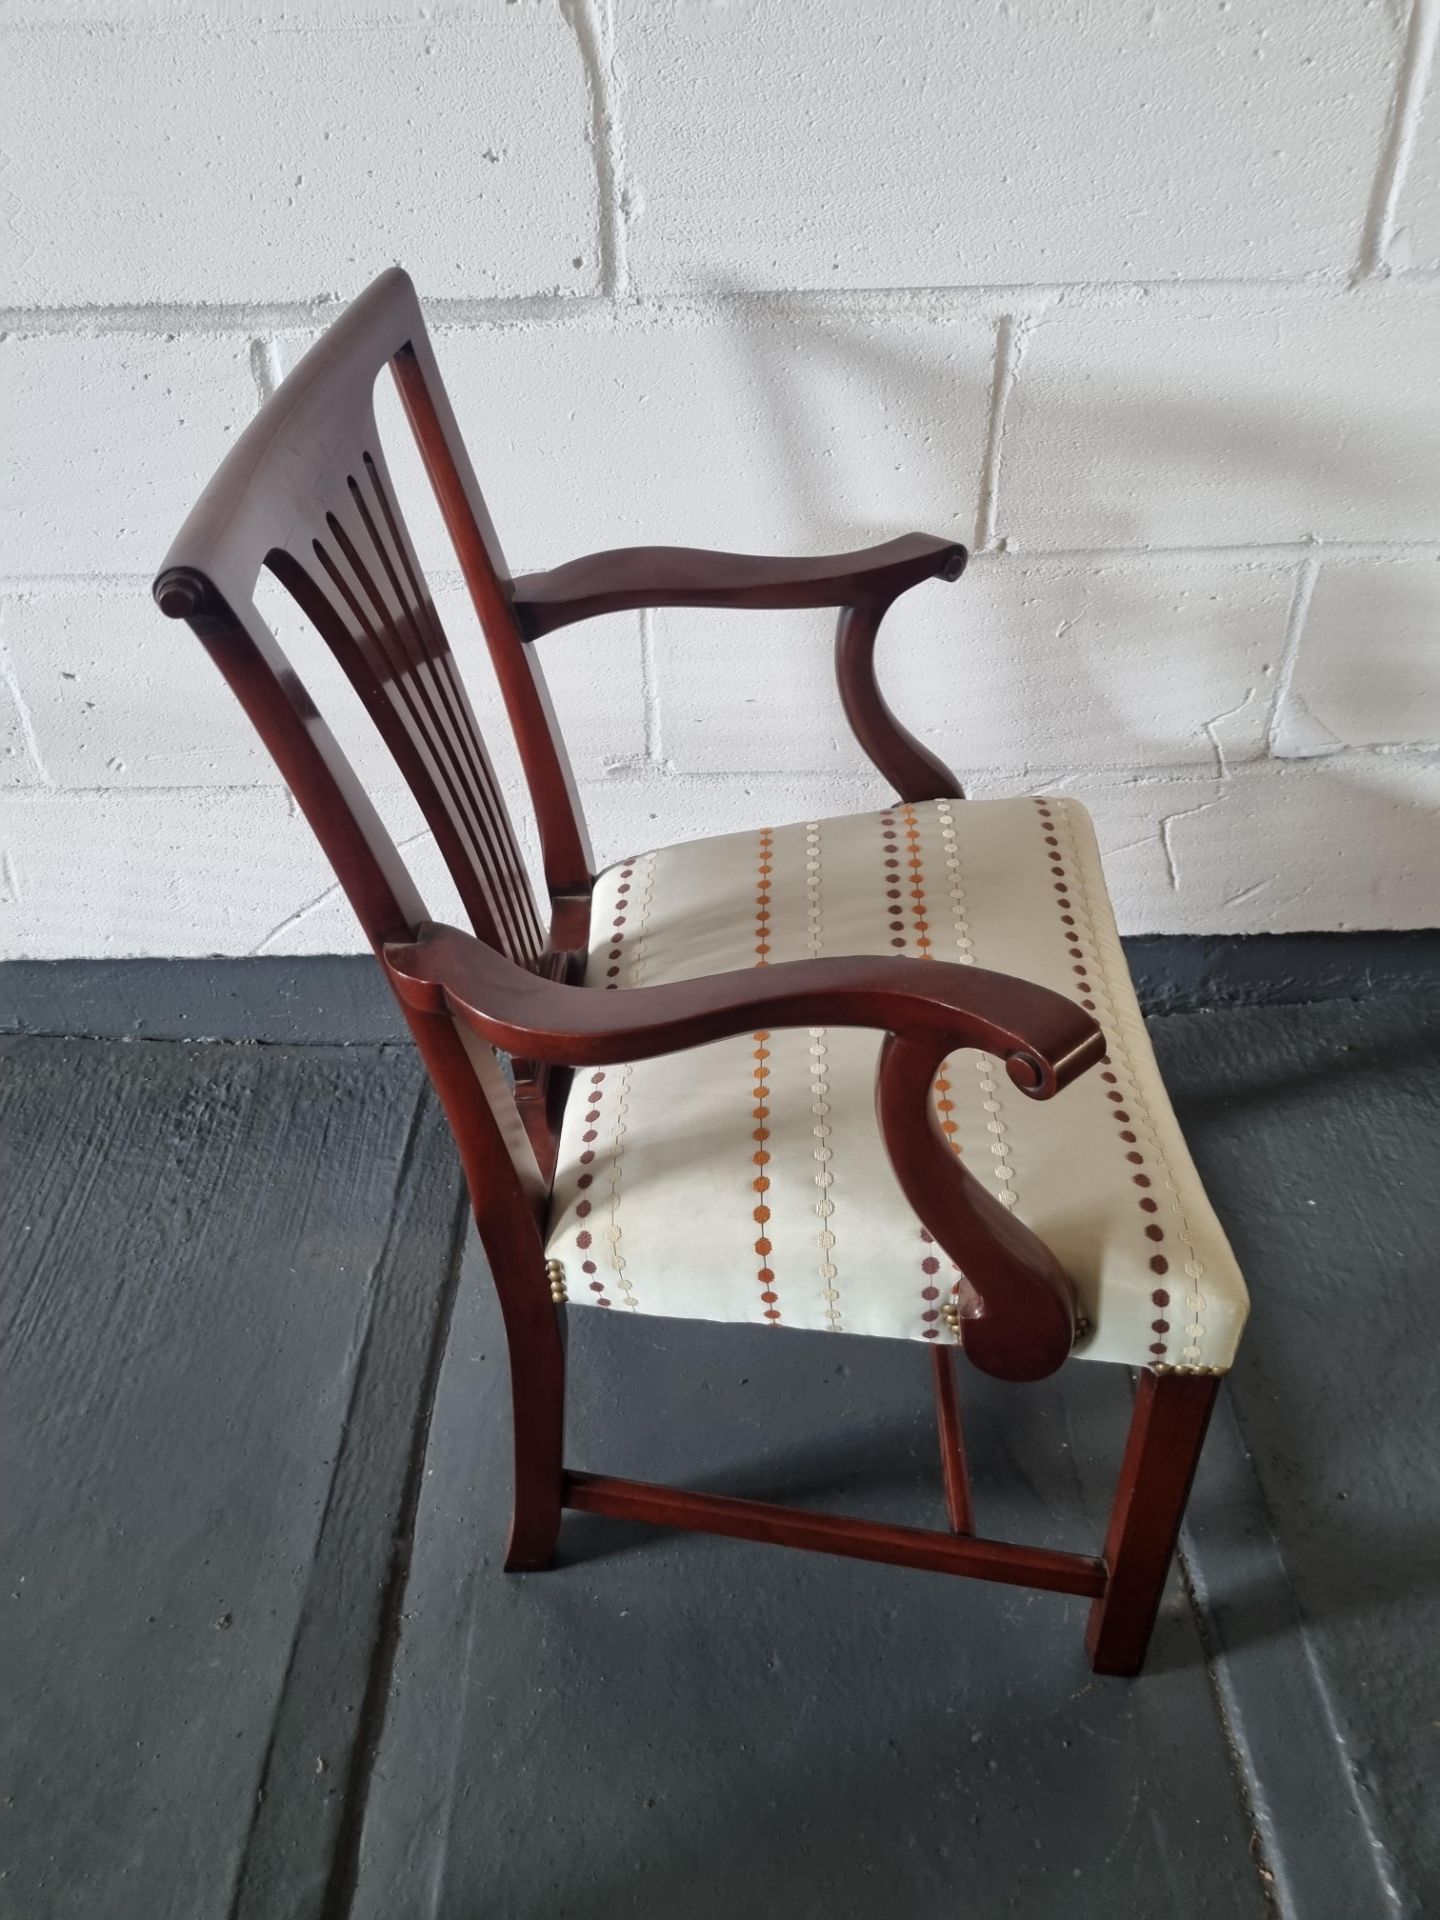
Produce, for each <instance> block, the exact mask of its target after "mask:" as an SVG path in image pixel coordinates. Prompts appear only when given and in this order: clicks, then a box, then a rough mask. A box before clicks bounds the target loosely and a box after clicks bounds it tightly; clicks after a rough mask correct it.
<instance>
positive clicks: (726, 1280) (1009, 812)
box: [547, 798, 1247, 1371]
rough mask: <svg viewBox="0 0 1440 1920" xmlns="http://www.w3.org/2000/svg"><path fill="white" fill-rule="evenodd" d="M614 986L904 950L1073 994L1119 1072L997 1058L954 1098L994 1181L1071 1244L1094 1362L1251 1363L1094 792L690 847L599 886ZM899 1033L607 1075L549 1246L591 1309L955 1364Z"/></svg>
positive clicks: (772, 1037) (964, 1069)
mask: <svg viewBox="0 0 1440 1920" xmlns="http://www.w3.org/2000/svg"><path fill="white" fill-rule="evenodd" d="M591 924H592V929H593V939H592V945H591V950H590V959H589V964H588V970H587V973H586V983H587V985H590V986H603V987H607V988H612V989H620V990H623V989H626V988H630V987H639V986H641V985H653V984H656V983H658V982H661V981H667V980H686V979H692V978H694V977H696V976H697V975H702V974H708V973H717V972H721V971H723V970H725V969H728V968H732V967H746V966H763V965H766V964H773V963H775V962H776V961H780V960H798V959H806V958H813V957H817V956H820V955H833V954H853V953H867V954H883V953H905V954H911V955H920V956H923V957H928V958H931V959H936V960H950V961H959V962H962V963H965V964H973V965H976V966H981V967H987V968H993V969H995V970H997V971H999V972H1002V973H1010V974H1016V975H1018V976H1020V977H1021V978H1023V979H1026V980H1032V981H1035V982H1037V983H1038V984H1040V985H1043V986H1048V987H1051V988H1055V989H1057V990H1059V991H1060V992H1063V993H1067V994H1070V995H1072V996H1073V997H1074V998H1075V999H1077V1000H1079V1002H1080V1003H1081V1005H1082V1006H1084V1007H1085V1008H1087V1009H1089V1010H1091V1011H1093V1012H1094V1014H1095V1017H1096V1018H1097V1019H1098V1020H1099V1022H1100V1024H1101V1026H1102V1027H1103V1028H1104V1031H1105V1035H1106V1039H1107V1042H1108V1046H1109V1052H1108V1057H1107V1058H1106V1060H1105V1061H1104V1062H1103V1063H1102V1065H1101V1067H1100V1069H1099V1070H1098V1071H1095V1072H1092V1073H1089V1074H1086V1075H1084V1076H1082V1078H1081V1079H1079V1080H1078V1081H1076V1083H1075V1084H1074V1085H1073V1086H1071V1087H1069V1088H1067V1089H1066V1091H1065V1093H1064V1094H1063V1095H1062V1096H1061V1097H1060V1098H1059V1099H1057V1100H1053V1101H1049V1102H1045V1103H1036V1102H1033V1101H1030V1100H1026V1099H1024V1098H1023V1097H1022V1096H1021V1095H1020V1094H1018V1093H1017V1092H1016V1091H1015V1089H1014V1088H1013V1087H1011V1086H1010V1084H1009V1082H1008V1081H1007V1079H1006V1077H1005V1074H1004V1071H1003V1069H1002V1068H1001V1067H1000V1065H999V1063H998V1062H996V1061H995V1060H993V1059H991V1058H990V1057H989V1056H987V1055H985V1054H980V1053H974V1052H965V1053H959V1054H955V1055H953V1056H952V1058H951V1059H950V1060H949V1061H947V1062H946V1065H945V1070H944V1072H943V1073H942V1074H941V1075H940V1077H939V1078H938V1079H937V1081H936V1085H935V1094H934V1097H935V1100H936V1102H937V1105H938V1107H939V1111H940V1117H941V1123H942V1125H943V1126H944V1128H945V1131H946V1133H947V1134H948V1135H949V1138H950V1140H951V1143H952V1145H953V1146H954V1147H955V1149H956V1151H957V1152H959V1153H961V1154H963V1155H964V1156H965V1159H966V1162H967V1164H968V1165H969V1166H970V1167H971V1168H972V1170H983V1177H984V1178H985V1179H986V1180H987V1182H988V1184H989V1185H990V1187H991V1190H992V1191H993V1192H994V1194H995V1195H996V1196H997V1198H998V1199H999V1200H1000V1201H1001V1202H1002V1203H1003V1204H1004V1205H1006V1206H1008V1207H1013V1208H1014V1209H1015V1211H1016V1213H1017V1214H1018V1215H1019V1216H1020V1218H1021V1219H1022V1220H1024V1221H1025V1222H1026V1224H1027V1225H1028V1226H1030V1227H1031V1228H1033V1229H1034V1230H1035V1232H1037V1233H1038V1234H1039V1235H1040V1237H1041V1238H1042V1239H1043V1240H1045V1241H1046V1242H1047V1243H1048V1245H1049V1246H1050V1248H1051V1250H1052V1251H1053V1252H1054V1253H1055V1254H1056V1256H1057V1257H1058V1259H1059V1260H1060V1262H1061V1264H1062V1265H1063V1266H1064V1267H1065V1269H1066V1270H1067V1272H1068V1273H1069V1274H1070V1276H1071V1278H1072V1279H1073V1280H1074V1282H1075V1285H1076V1289H1077V1291H1078V1294H1079V1298H1080V1307H1081V1312H1082V1314H1083V1315H1084V1318H1085V1320H1086V1321H1087V1322H1088V1330H1087V1331H1086V1332H1085V1333H1084V1334H1083V1335H1082V1338H1081V1340H1080V1343H1079V1345H1078V1346H1077V1348H1076V1352H1077V1354H1079V1355H1085V1356H1087V1357H1089V1358H1093V1359H1100V1360H1116V1361H1123V1362H1126V1363H1128V1364H1130V1365H1132V1366H1148V1367H1151V1368H1164V1367H1167V1366H1174V1367H1177V1368H1184V1369H1187V1370H1188V1369H1199V1370H1205V1371H1210V1370H1224V1369H1226V1368H1228V1367H1229V1365H1230V1363H1231V1360H1232V1358H1233V1356H1234V1353H1235V1347H1236V1343H1237V1341H1238V1339H1239V1336H1240V1331H1241V1328H1242V1327H1243V1325H1244V1321H1245V1313H1246V1305H1247V1302H1246V1293H1245V1287H1244V1283H1243V1281H1242V1279H1241V1277H1240V1273H1239V1270H1238V1268H1237V1267H1236V1264H1235V1259H1234V1256H1233V1254H1232V1253H1231V1251H1230V1248H1229V1246H1228V1244H1227V1242H1226V1239H1225V1235H1224V1232H1223V1231H1222V1229H1221V1227H1220V1224H1219V1222H1218V1221H1217V1219H1216V1217H1215V1214H1214V1212H1213V1210H1212V1208H1211V1206H1210V1203H1209V1201H1208V1200H1207V1199H1206V1197H1205V1193H1204V1190H1203V1188H1202V1187H1201V1185H1200V1181H1199V1177H1198V1175H1197V1174H1196V1172H1195V1168H1194V1165H1193V1164H1192V1162H1191V1159H1190V1155H1189V1153H1188V1151H1187V1150H1186V1146H1185V1142H1184V1140H1183V1138H1182V1136H1181V1133H1180V1129H1179V1127H1178V1125H1177V1123H1176V1120H1175V1117H1174V1114H1173V1113H1172V1111H1171V1108H1170V1103H1169V1100H1168V1099H1167V1097H1166V1094H1165V1088H1164V1085H1163V1083H1162V1082H1161V1079H1160V1074H1159V1070H1158V1068H1157V1067H1156V1064H1155V1057H1154V1054H1153V1053H1152V1051H1151V1048H1150V1043H1149V1039H1148V1037H1147V1035H1146V1031H1145V1025H1144V1022H1143V1020H1142V1018H1141V1015H1140V1009H1139V1006H1138V1003H1137V1001H1136V999H1135V993H1134V989H1133V987H1132V986H1131V983H1130V976H1129V972H1128V970H1127V968H1126V964H1125V959H1124V955H1123V953H1122V950H1121V947H1120V942H1119V939H1118V936H1117V934H1116V930H1115V922H1114V918H1113V915H1112V912H1111V908H1110V902H1109V898H1108V896H1107V894H1106V891H1105V884H1104V880H1103V877H1102V874H1101V870H1100V858H1099V853H1098V850H1097V848H1096V844H1095V836H1094V832H1093V829H1092V827H1091V824H1090V821H1089V818H1088V816H1087V815H1086V813H1085V810H1084V808H1083V807H1081V806H1080V805H1078V804H1077V802H1075V801H1074V800H1063V799H1054V798H1046V799H1043V800H1035V799H1018V800H990V801H974V800H969V801H963V802H955V803H951V802H950V801H948V800H935V801H926V802H919V803H916V804H913V805H900V806H896V807H894V808H892V809H891V810H889V811H887V812H884V813H872V814H862V815H859V816H851V817H847V818H843V819H837V820H821V821H812V822H809V823H807V824H804V825H796V826H785V827H777V828H774V829H773V830H766V831H763V832H755V833H738V834H729V835H726V836H724V837H723V838H719V839H713V840H701V841H695V842H691V843H688V844H684V845H680V846H673V847H665V848H662V849H660V850H659V851H658V852H652V853H645V854H642V855H639V856H638V857H636V858H634V859H631V860H626V861H624V862H622V863H621V864H620V865H619V866H615V867H611V868H610V869H609V870H608V871H606V872H605V873H603V874H601V875H600V877H599V878H598V879H597V881H596V885H595V896H594V909H593V916H592V922H591ZM878 1046H879V1036H878V1035H876V1034H874V1033H869V1032H865V1031H861V1030H855V1029H849V1028H847V1029H832V1030H827V1029H825V1028H820V1027H816V1028H811V1029H809V1030H802V1031H798V1032H795V1031H791V1032H775V1033H770V1032H763V1031H762V1032H761V1033H758V1034H756V1035H754V1036H753V1037H745V1038H742V1039H736V1040H722V1041H719V1042H716V1043H714V1044H712V1045H710V1046H707V1047H704V1048H700V1049H696V1050H694V1051H691V1052H687V1053H679V1054H674V1055H671V1056H669V1057H667V1058H662V1059H657V1060H645V1061H640V1062H637V1063H635V1064H633V1065H627V1066H613V1067H605V1068H594V1069H581V1070H580V1071H579V1072H577V1074H576V1076H575V1082H574V1086H573V1088H572V1091H571V1093H570V1097H569V1100H568V1103H567V1107H566V1112H565V1117H564V1123H563V1126H562V1128H561V1134H560V1148H559V1159H558V1164H557V1171H556V1178H555V1184H554V1196H553V1202H552V1211H551V1220H550V1228H549V1236H548V1246H547V1252H548V1255H549V1256H550V1258H551V1259H552V1260H555V1261H558V1262H559V1263H560V1267H561V1275H560V1278H562V1279H563V1284H564V1287H565V1290H566V1295H567V1297H568V1299H569V1300H570V1301H571V1302H572V1303H574V1304H577V1305H579V1304H595V1305H598V1306H602V1307H609V1308H611V1309H622V1310H623V1309H628V1310H630V1311H631V1312H636V1313H658V1314H673V1315H677V1316H680V1317H681V1318H685V1319H706V1320H728V1321H735V1320H753V1321H758V1322H760V1323H761V1324H766V1323H768V1324H770V1325H772V1326H780V1327H814V1328H822V1329H830V1330H833V1331H835V1332H841V1333H847V1332H848V1333H867V1334H880V1335H889V1336H891V1337H895V1338H903V1339H919V1340H928V1341H945V1342H952V1343H953V1341H954V1340H955V1339H956V1337H957V1330H956V1324H955V1318H954V1315H955V1308H954V1305H953V1302H954V1298H955V1291H954V1283H955V1280H956V1277H957V1275H956V1270H955V1269H954V1268H953V1267H952V1265H951V1263H950V1261H949V1260H948V1259H945V1258H944V1257H943V1256H941V1257H937V1255H938V1254H939V1250H938V1248H936V1247H935V1246H934V1244H933V1243H932V1242H931V1241H930V1240H929V1236H928V1235H927V1234H926V1233H925V1232H924V1230H923V1228H922V1227H921V1226H920V1223H919V1222H918V1220H917V1219H916V1217H915V1215H914V1213H913V1212H912V1211H911V1209H910V1207H909V1205H908V1204H907V1202H906V1200H905V1198H904V1196H903V1195H902V1193H901V1191H900V1188H899V1185H898V1183H897V1181H896V1179H895V1176H894V1174H893V1172H892V1171H891V1169H890V1166H889V1164H888V1161H887V1159H886V1155H885V1150H884V1147H883V1144H882V1142H881V1138H880V1130H879V1125H878V1122H877V1120H876V1117H875V1106H874V1078H875V1063H876V1055H877V1049H878Z"/></svg>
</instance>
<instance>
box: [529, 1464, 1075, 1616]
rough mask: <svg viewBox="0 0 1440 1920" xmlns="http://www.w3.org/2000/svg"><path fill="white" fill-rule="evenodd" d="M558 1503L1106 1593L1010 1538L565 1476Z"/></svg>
mask: <svg viewBox="0 0 1440 1920" xmlns="http://www.w3.org/2000/svg"><path fill="white" fill-rule="evenodd" d="M563 1499H564V1503H565V1505H566V1506H567V1507H574V1508H575V1509H576V1510H577V1511H578V1512H581V1513H604V1514H609V1515H610V1516H611V1517H612V1518H614V1519H617V1520H648V1521H650V1522H651V1523H652V1524H653V1525H655V1526H659V1527H679V1528H689V1529H691V1530H692V1531H698V1532H701V1533H723V1534H728V1535H729V1536H730V1538H731V1539H734V1540H764V1541H767V1542H769V1543H770V1544H771V1545H772V1546H777V1547H802V1548H806V1549H808V1550H809V1551H811V1552H814V1553H837V1554H841V1555H843V1556H844V1557H845V1558H846V1559H849V1560H880V1561H884V1562H886V1563H887V1564H888V1565H890V1566H896V1567H918V1568H920V1569H922V1570H923V1571H925V1572H927V1573H959V1574H963V1575H965V1576H966V1578H968V1579H971V1580H998V1581H1002V1582H1004V1583H1006V1584H1007V1585H1010V1586H1016V1587H1040V1588H1043V1589H1044V1590H1046V1591H1047V1592H1050V1593H1079V1594H1085V1595H1087V1596H1090V1597H1093V1596H1096V1595H1100V1594H1103V1593H1104V1591H1105V1585H1106V1573H1105V1567H1104V1564H1103V1563H1102V1562H1101V1561H1099V1560H1091V1559H1087V1558H1086V1557H1085V1556H1084V1555H1083V1554H1078V1553H1057V1552H1055V1551H1053V1550H1052V1549H1050V1548H1048V1547H1021V1546H1014V1545H1012V1544H1011V1543H1010V1542H1009V1541H1008V1540H977V1539H975V1538H973V1537H972V1536H970V1535H963V1536H962V1535H959V1534H955V1533H937V1532H932V1531H931V1530H930V1529H928V1528H926V1527H896V1526H890V1525H887V1524H886V1523H885V1522H884V1521H880V1520H856V1519H852V1518H851V1517H850V1515H848V1514H839V1513H806V1512H805V1511H804V1510H803V1509H801V1508H798V1507H780V1506H772V1505H771V1504H770V1503H769V1502H767V1501H764V1500H736V1499H733V1498H731V1497H730V1496H729V1495H727V1494H718V1493H691V1492H689V1491H687V1490H686V1489H684V1488H681V1487H656V1486H651V1485H650V1484H649V1483H648V1482H647V1481H644V1480H615V1479H610V1478H607V1477H605V1476H603V1475H600V1474H593V1473H567V1474H566V1475H565V1481H564V1493H563Z"/></svg>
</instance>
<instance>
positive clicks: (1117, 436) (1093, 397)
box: [998, 286, 1440, 548]
mask: <svg viewBox="0 0 1440 1920" xmlns="http://www.w3.org/2000/svg"><path fill="white" fill-rule="evenodd" d="M1437 364H1440V294H1437V293H1436V291H1434V290H1429V289H1426V290H1402V289H1399V288H1396V287H1393V286H1391V287H1383V288H1378V289H1373V290H1357V291H1355V292H1352V293H1332V292H1326V293H1293V294H1292V293H1276V294H1274V295H1273V296H1269V297H1267V299H1266V300H1265V303H1264V305H1263V307H1262V306H1261V305H1260V304H1259V303H1258V300H1257V299H1256V298H1255V297H1253V296H1245V297H1241V296H1237V295H1232V294H1225V293H1216V294H1200V293H1198V292H1196V293H1188V294H1186V295H1183V296H1181V295H1174V296H1171V295H1165V296H1160V295H1152V296H1149V297H1145V298H1136V299H1133V300H1131V301H1129V302H1128V303H1126V304H1122V305H1116V306H1103V307H1093V306H1092V307H1088V308H1086V309H1084V310H1080V309H1076V310H1074V311H1071V310H1068V309H1064V308H1062V309H1059V310H1056V311H1054V312H1052V313H1050V314H1049V315H1047V316H1046V317H1045V318H1044V319H1042V320H1041V321H1040V322H1039V323H1038V324H1036V325H1035V326H1034V328H1033V330H1032V331H1031V332H1030V333H1029V335H1028V337H1027V338H1026V339H1025V340H1024V342H1023V349H1022V352H1021V356H1020V363H1019V371H1018V374H1017V377H1016V381H1015V386H1014V390H1013V392H1012V394H1011V396H1010V404H1009V407H1008V410H1007V414H1006V421H1005V434H1004V452H1003V459H1002V465H1001V471H1000V482H999V514H998V528H999V532H1000V534H1001V535H1002V536H1005V537H1008V538H1009V539H1011V540H1012V541H1014V542H1015V543H1017V544H1019V545H1023V546H1027V547H1041V548H1072V547H1089V546H1126V547H1133V546H1146V545H1155V546H1216V545H1226V544H1235V545H1251V544H1254V543H1256V542H1266V541H1294V540H1305V539H1309V538H1311V537H1318V538H1322V539H1327V538H1328V539H1355V540H1429V539H1433V538H1434V532H1435V527H1436V524H1437V520H1440V388H1437V385H1436V381H1435V379H1434V368H1435V367H1436V365H1437Z"/></svg>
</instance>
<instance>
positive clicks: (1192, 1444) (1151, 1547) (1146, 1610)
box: [1085, 1371, 1220, 1674]
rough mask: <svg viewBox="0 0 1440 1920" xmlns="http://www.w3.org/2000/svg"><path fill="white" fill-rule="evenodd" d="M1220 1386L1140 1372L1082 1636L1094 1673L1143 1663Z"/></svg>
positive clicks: (1130, 1669) (1200, 1378)
mask: <svg viewBox="0 0 1440 1920" xmlns="http://www.w3.org/2000/svg"><path fill="white" fill-rule="evenodd" d="M1219 1390H1220V1381H1219V1379H1218V1378H1215V1377H1213V1376H1207V1375H1203V1374H1155V1373H1151V1372H1148V1371H1147V1372H1144V1373H1142V1374H1141V1375H1140V1385H1139V1387H1138V1389H1137V1391H1136V1395H1135V1411H1134V1414H1133V1415H1132V1417H1131V1421H1130V1433H1129V1437H1128V1439H1127V1440H1126V1443H1125V1458H1124V1460H1123V1462H1122V1463H1121V1467H1120V1481H1119V1485H1118V1486H1117V1487H1116V1490H1115V1504H1114V1506H1113V1507H1112V1508H1111V1510H1110V1528H1109V1532H1108V1533H1107V1534H1106V1537H1105V1554H1104V1558H1105V1565H1106V1567H1107V1568H1108V1569H1109V1579H1108V1580H1107V1582H1106V1587H1105V1591H1104V1593H1103V1594H1102V1595H1101V1597H1100V1598H1099V1599H1098V1600H1097V1601H1096V1602H1095V1603H1094V1605H1093V1606H1092V1607H1091V1609H1090V1622H1089V1626H1088V1628H1087V1631H1086V1634H1085V1649H1086V1652H1087V1653H1088V1654H1089V1656H1090V1665H1091V1667H1092V1668H1093V1670H1094V1671H1095V1672H1096V1673H1114V1674H1136V1673H1138V1672H1139V1671H1140V1668H1141V1666H1142V1665H1143V1664H1144V1660H1145V1650H1146V1648H1147V1647H1148V1646H1149V1644H1150V1633H1151V1629H1152V1628H1153V1627H1154V1625H1155V1616H1156V1614H1157V1613H1158V1611H1159V1608H1160V1599H1161V1596H1162V1594H1163V1593H1164V1591H1165V1579H1166V1575H1167V1574H1168V1573H1169V1571H1170V1561H1171V1558H1172V1557H1173V1555H1174V1552H1175V1542H1176V1540H1177V1539H1178V1538H1179V1535H1180V1522H1181V1520H1182V1519H1183V1518H1184V1515H1185V1502H1186V1500H1187V1499H1188V1497H1189V1494H1190V1483H1191V1481H1192V1480H1193V1479H1194V1477H1195V1467H1196V1464H1197V1462H1198V1461H1199V1458H1200V1448H1201V1446H1202V1445H1203V1444H1204V1440H1205V1430H1206V1428H1207V1427H1208V1426H1209V1424H1210V1414H1211V1411H1212V1409H1213V1408H1214V1405H1215V1396H1216V1394H1217V1393H1218V1392H1219Z"/></svg>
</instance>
